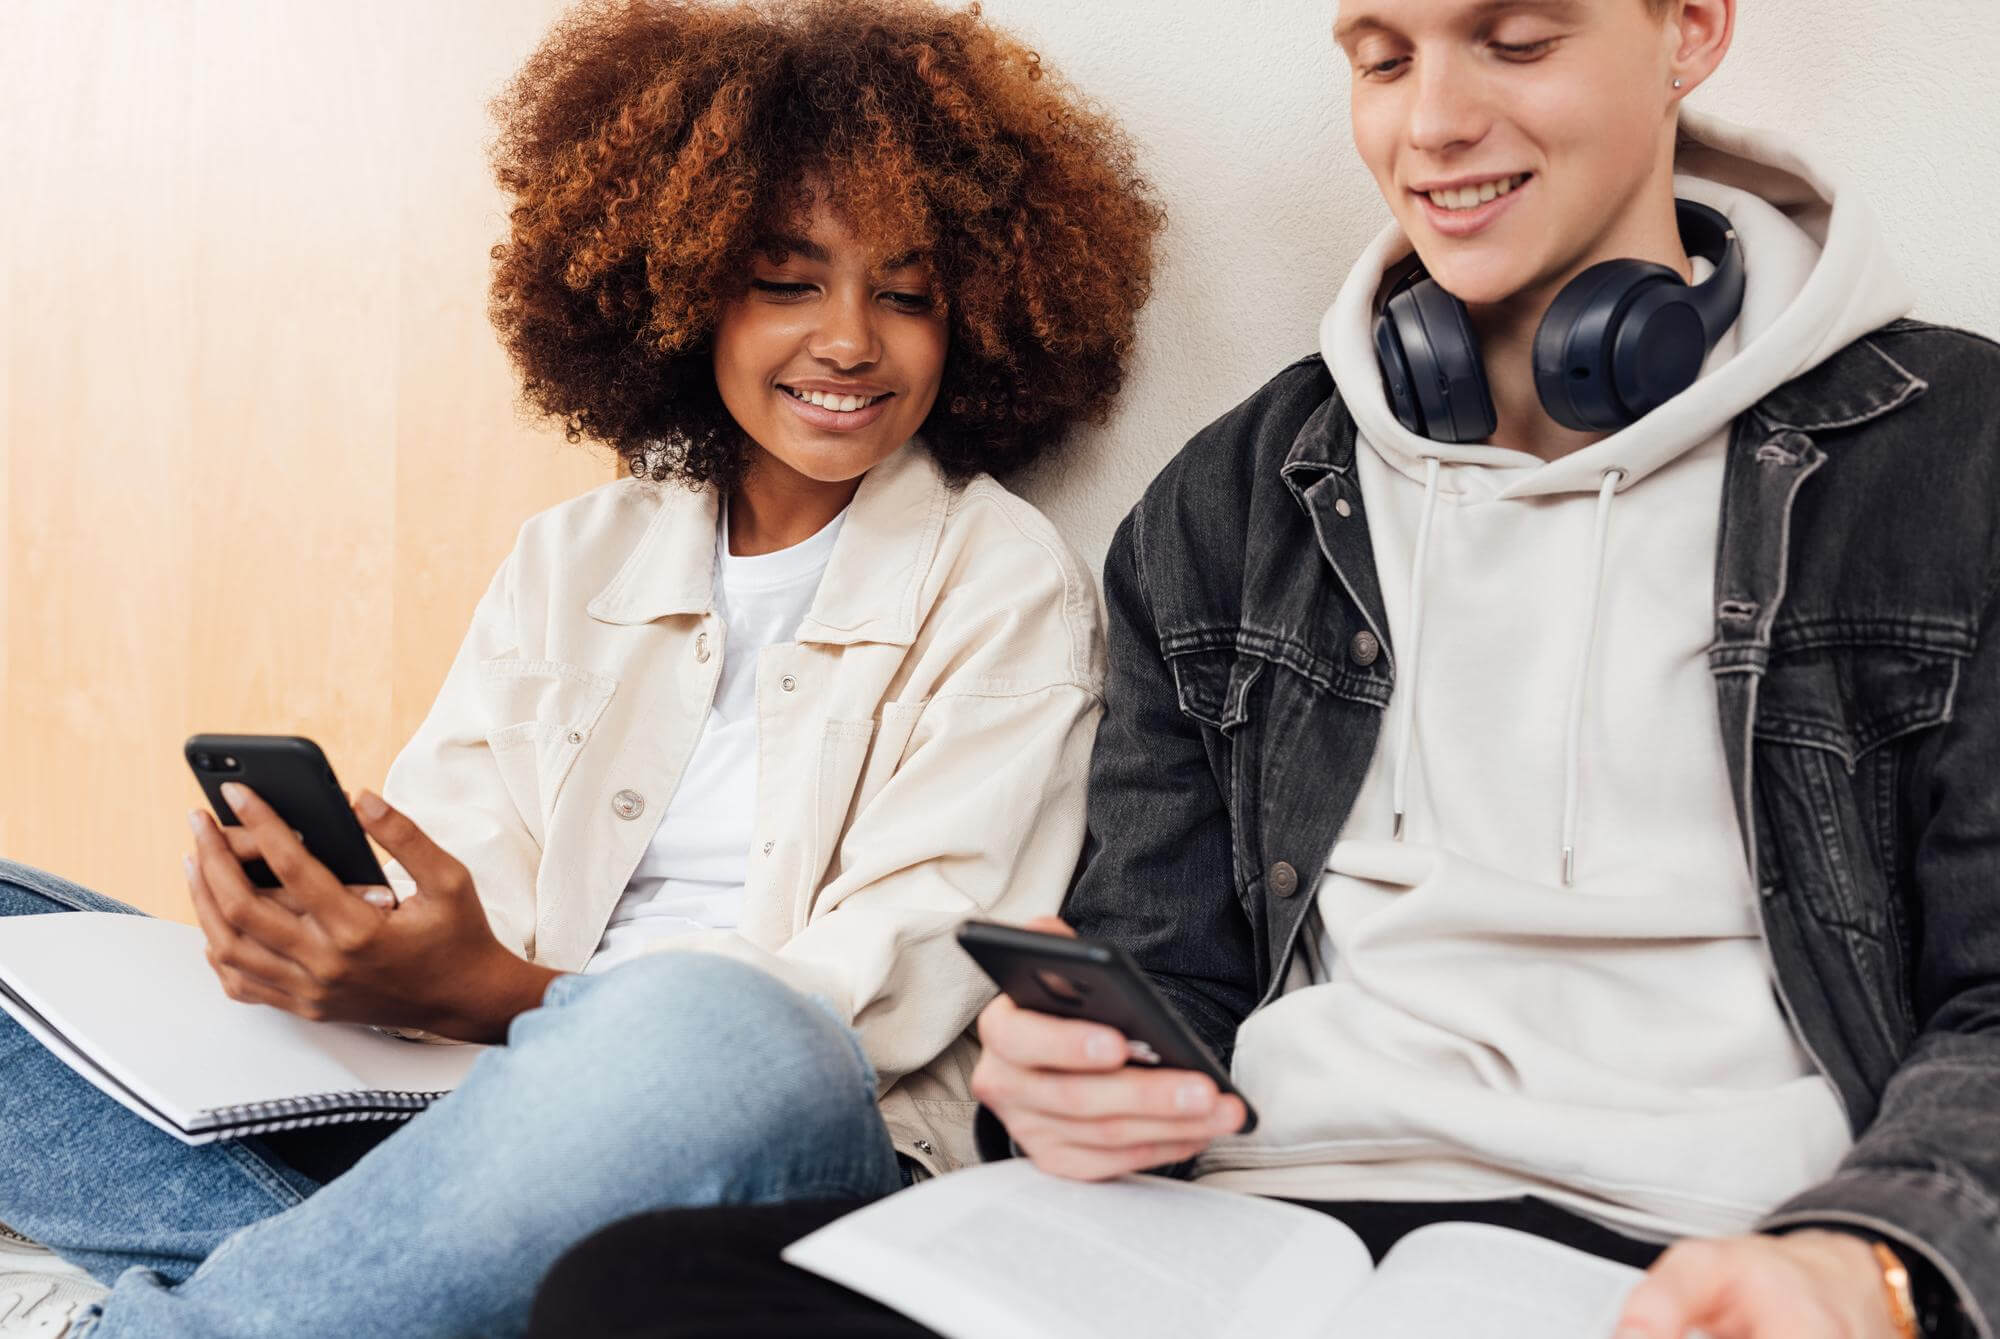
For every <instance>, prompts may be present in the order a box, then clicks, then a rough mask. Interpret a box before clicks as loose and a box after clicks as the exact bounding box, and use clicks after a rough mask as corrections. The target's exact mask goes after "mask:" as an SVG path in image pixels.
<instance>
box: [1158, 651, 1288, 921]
mask: <svg viewBox="0 0 2000 1339" xmlns="http://www.w3.org/2000/svg"><path fill="white" fill-rule="evenodd" d="M1166 658H1167V668H1168V671H1169V672H1170V673H1171V675H1172V676H1173V681H1174V697H1175V700H1176V701H1177V703H1178V704H1179V706H1180V710H1181V714H1182V715H1184V716H1186V717H1187V718H1188V719H1189V720H1190V721H1193V722H1194V723H1195V724H1196V725H1197V726H1199V727H1200V729H1201V741H1202V747H1203V748H1204V749H1205V750H1206V751H1207V753H1208V764H1209V770H1210V771H1211V772H1212V773H1214V776H1215V785H1216V790H1217V791H1218V793H1220V794H1221V796H1222V800H1223V804H1224V806H1225V807H1226V808H1227V809H1228V811H1229V815H1230V831H1231V835H1232V841H1231V852H1230V854H1231V858H1232V863H1233V864H1234V866H1235V875H1236V887H1237V891H1238V893H1239V894H1245V895H1247V894H1248V892H1249V890H1250V888H1251V886H1252V884H1253V882H1254V880H1255V879H1256V877H1257V872H1258V870H1259V869H1260V867H1261V863H1262V861H1261V856H1260V853H1259V846H1258V842H1259V824H1258V822H1257V817H1258V799H1257V785H1258V777H1259V770H1260V767H1259V762H1260V752H1259V750H1260V747H1261V740H1260V734H1261V732H1260V731H1259V730H1258V729H1257V728H1256V724H1257V723H1256V722H1255V721H1254V719H1253V712H1252V702H1253V700H1254V697H1253V690H1254V689H1255V688H1256V687H1257V684H1258V681H1259V680H1260V679H1261V678H1263V676H1264V672H1265V670H1266V669H1268V668H1269V665H1268V663H1267V662H1266V661H1264V660H1263V659H1261V658H1260V657H1257V656H1253V655H1250V654H1248V653H1246V652H1242V651H1239V650H1237V648H1236V646H1235V643H1234V639H1233V637H1232V638H1231V639H1230V640H1228V641H1218V640H1217V639H1216V638H1214V637H1213V636H1212V635H1210V636H1200V635H1197V636H1190V637H1186V638H1180V639H1175V640H1174V641H1172V642H1169V643H1168V644H1167V647H1166Z"/></svg>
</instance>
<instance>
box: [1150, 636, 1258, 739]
mask: <svg viewBox="0 0 2000 1339" xmlns="http://www.w3.org/2000/svg"><path fill="white" fill-rule="evenodd" d="M1167 668H1168V669H1169V670H1170V671H1171V672H1172V673H1173V676H1174V695H1175V697H1176V698H1177V699H1178V700H1179V702H1180V707H1181V711H1182V712H1184V713H1185V714H1187V715H1188V716H1191V717H1193V718H1194V719H1195V720H1197V721H1200V722H1201V723H1202V724H1203V725H1206V726H1209V727H1211V728H1213V729H1216V730H1220V731H1222V732H1223V733H1225V734H1227V733H1228V732H1230V731H1232V730H1234V729H1235V728H1236V727H1237V726H1239V725H1241V724H1243V722H1244V721H1245V720H1247V719H1248V711H1247V708H1246V704H1247V703H1248V701H1249V698H1250V689H1251V686H1252V685H1253V684H1255V683H1256V682H1257V676H1258V675H1260V674H1262V673H1263V672H1264V662H1263V661H1261V660H1259V659H1257V658H1256V657H1254V656H1246V655H1241V654H1239V653H1238V652H1237V651H1236V650H1235V649H1234V648H1231V647H1214V648H1204V649H1200V650H1190V651H1178V652H1173V653H1171V654H1170V655H1169V656H1168V657H1167Z"/></svg>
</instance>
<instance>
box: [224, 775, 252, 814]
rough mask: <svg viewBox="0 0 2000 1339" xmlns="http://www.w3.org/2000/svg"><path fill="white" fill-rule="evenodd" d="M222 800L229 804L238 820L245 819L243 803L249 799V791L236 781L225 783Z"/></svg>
mask: <svg viewBox="0 0 2000 1339" xmlns="http://www.w3.org/2000/svg"><path fill="white" fill-rule="evenodd" d="M222 798H223V799H225V800H227V801H228V802H229V807H230V809H231V810H232V811H233V812H234V813H235V814H236V816H237V817H238V818H241V817H243V802H244V801H245V800H246V799H248V798H249V792H248V791H246V790H244V789H243V787H242V786H241V785H239V784H238V783H236V782H234V781H225V782H223V783H222Z"/></svg>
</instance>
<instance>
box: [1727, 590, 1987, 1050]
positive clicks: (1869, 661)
mask: <svg viewBox="0 0 2000 1339" xmlns="http://www.w3.org/2000/svg"><path fill="white" fill-rule="evenodd" d="M1962 664H1963V658H1962V657H1961V656H1960V655H1959V654H1958V653H1956V652H1955V651H1952V650H1947V649H1941V648H1940V647H1939V646H1938V645H1935V644H1932V643H1929V642H1927V641H1925V640H1924V639H1923V638H1922V637H1920V636H1911V635H1907V634H1899V633H1897V632H1895V631H1887V630H1875V631H1870V632H1868V633H1866V634H1860V635H1856V634H1854V633H1851V632H1847V633H1843V634H1842V635H1839V636H1831V635H1824V634H1822V635H1817V636H1816V635H1812V630H1810V629H1808V630H1798V629H1794V630H1791V635H1789V636H1787V635H1786V630H1785V629H1783V628H1780V629H1779V630H1778V635H1777V636H1776V637H1775V638H1774V650H1773V653H1772V657H1771V660H1770V663H1769V665H1768V666H1767V668H1766V670H1765V673H1764V677H1763V681H1762V684H1761V686H1760V688H1759V691H1758V699H1757V713H1756V725H1755V735H1756V741H1757V767H1758V769H1759V782H1758V787H1757V790H1758V795H1759V799H1760V802H1761V803H1762V805H1763V807H1764V811H1765V819H1766V821H1767V822H1768V823H1769V825H1770V829H1771V831H1770V838H1771V841H1770V842H1769V843H1760V845H1762V846H1763V847H1764V856H1765V858H1764V861H1763V863H1764V864H1765V865H1766V866H1767V867H1766V868H1765V869H1764V870H1762V871H1760V879H1761V880H1762V881H1763V882H1765V883H1766V884H1767V885H1775V884H1784V885H1789V888H1790V891H1791V892H1792V893H1793V894H1795V895H1796V897H1797V898H1798V899H1799V901H1800V902H1801V903H1802V905H1803V906H1804V908H1805V909H1806V910H1807V911H1808V912H1810V914H1811V916H1812V917H1813V919H1814V920H1815V921H1817V922H1818V923H1819V924H1820V925H1821V926H1822V927H1824V928H1825V929H1826V930H1827V931H1829V932H1831V933H1833V934H1835V935H1837V936H1838V937H1839V938H1840V939H1842V940H1843V941H1844V943H1845V946H1846V950H1847V953H1848V954H1849V955H1850V957H1851V958H1852V959H1853V960H1855V961H1856V962H1857V963H1858V964H1859V965H1860V966H1861V967H1862V968H1863V969H1864V970H1865V971H1866V973H1867V975H1869V976H1871V977H1873V978H1874V979H1875V983H1876V984H1877V985H1879V986H1881V987H1884V988H1886V990H1882V991H1871V992H1869V993H1870V994H1871V995H1872V996H1873V997H1874V998H1876V999H1877V1000H1878V1001H1879V1002H1880V1003H1881V1004H1885V1005H1893V1006H1895V1008H1894V1010H1893V1012H1895V1013H1899V1014H1900V1016H1899V1017H1898V1016H1889V1017H1884V1018H1883V1019H1882V1021H1883V1023H1884V1025H1885V1027H1886V1029H1887V1030H1888V1032H1889V1033H1891V1034H1892V1035H1893V1036H1896V1037H1900V1038H1907V1037H1908V1035H1909V1034H1910V1032H1911V1028H1912V1023H1911V1006H1910V1003H1909V1000H1910V987H1909V982H1908V980H1907V979H1906V978H1907V966H1908V961H1909V941H1910V933H1911V930H1910V919H1911V916H1910V912H1909V910H1908V909H1907V908H1905V907H1903V906H1902V905H1901V904H1900V902H1899V901H1898V890H1899V889H1901V888H1903V887H1904V886H1905V885H1906V882H1907V878H1908V873H1909V871H1908V863H1909V860H1908V849H1907V848H1908V844H1909V843H1908V834H1907V833H1905V832H1904V830H1903V828H1904V817H1903V804H1902V802H1901V795H1900V780H1901V776H1902V773H1903V763H1904V760H1905V756H1906V754H1907V752H1908V751H1909V750H1910V749H1911V748H1913V747H1915V745H1916V743H1917V742H1918V741H1919V740H1920V739H1921V738H1922V736H1923V732H1925V731H1928V730H1932V729H1936V728H1938V727H1939V726H1941V725H1943V724H1944V723H1945V721H1947V720H1948V719H1949V718H1950V716H1951V710H1952V702H1953V698H1954V697H1955V695H1956V692H1957V687H1958V676H1959V671H1960V668H1961V666H1962ZM1771 847H1775V848H1776V849H1771Z"/></svg>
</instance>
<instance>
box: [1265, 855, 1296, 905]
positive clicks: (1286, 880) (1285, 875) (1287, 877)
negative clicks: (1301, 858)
mask: <svg viewBox="0 0 2000 1339" xmlns="http://www.w3.org/2000/svg"><path fill="white" fill-rule="evenodd" d="M1298 890H1299V872H1298V871H1297V870H1295V869H1293V868H1292V867H1291V865H1290V864H1288V863H1287V862H1285V861H1283V860H1280V861H1279V862H1278V863H1277V864H1275V865H1273V866H1271V891H1272V892H1274V893H1276V894H1277V895H1278V896H1279V897H1290V896H1291V895H1292V894H1293V893H1296V892H1297V891H1298Z"/></svg>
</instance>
